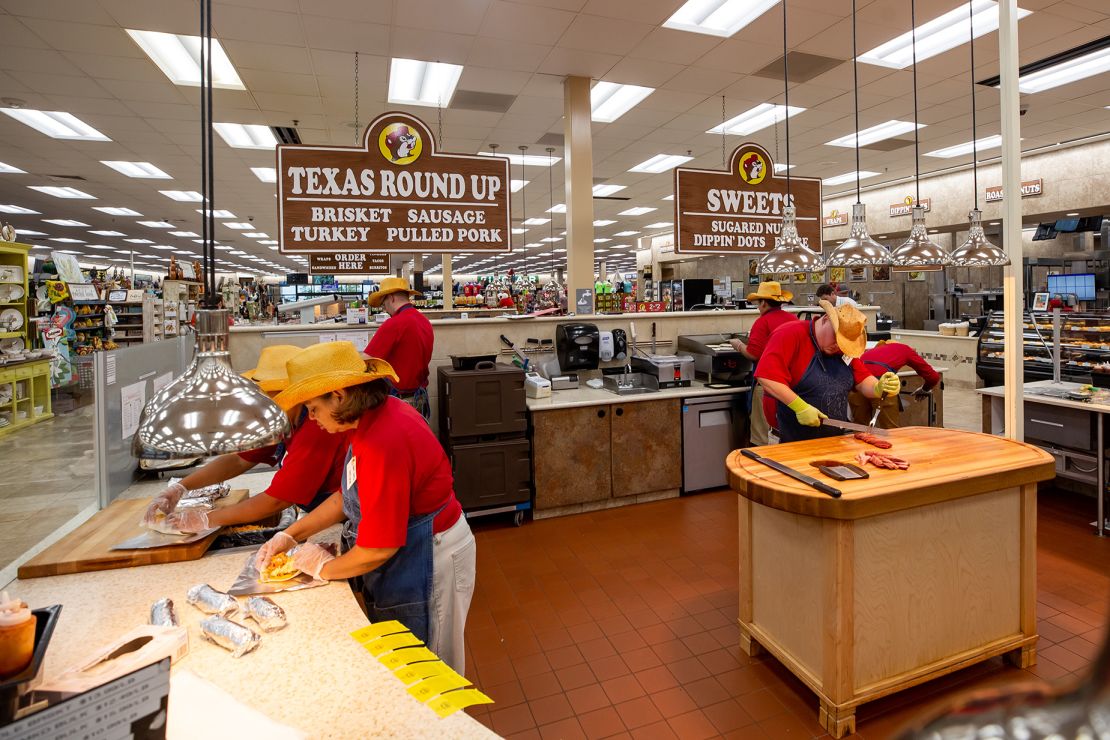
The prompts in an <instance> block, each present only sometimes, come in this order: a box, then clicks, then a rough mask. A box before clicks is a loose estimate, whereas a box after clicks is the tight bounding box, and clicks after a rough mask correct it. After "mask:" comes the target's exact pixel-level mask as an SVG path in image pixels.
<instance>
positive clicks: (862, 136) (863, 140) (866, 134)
mask: <svg viewBox="0 0 1110 740" xmlns="http://www.w3.org/2000/svg"><path fill="white" fill-rule="evenodd" d="M917 128H925V124H924V123H919V124H917ZM913 130H914V124H913V122H912V121H896V120H892V121H886V122H885V123H880V124H878V125H876V126H872V127H871V128H865V129H864V130H863V131H860V132H859V146H867V145H868V144H874V143H875V142H877V141H885V140H886V139H893V138H894V137H895V136H899V135H901V134H905V133H909V132H910V131H913ZM825 144H826V145H827V146H843V147H851V148H855V147H856V135H855V134H854V133H851V134H848V135H847V136H841V137H840V138H838V139H833V140H832V141H826V142H825Z"/></svg>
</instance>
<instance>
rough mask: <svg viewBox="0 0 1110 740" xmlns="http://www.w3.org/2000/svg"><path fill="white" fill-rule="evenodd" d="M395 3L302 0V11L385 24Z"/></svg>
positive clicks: (355, 0) (341, 18)
mask: <svg viewBox="0 0 1110 740" xmlns="http://www.w3.org/2000/svg"><path fill="white" fill-rule="evenodd" d="M257 1H258V2H266V0H257ZM393 4H394V3H393V0H300V6H301V12H303V13H305V14H313V15H320V16H324V17H326V18H337V19H340V20H344V21H370V22H373V23H383V24H389V23H391V22H392V21H393Z"/></svg>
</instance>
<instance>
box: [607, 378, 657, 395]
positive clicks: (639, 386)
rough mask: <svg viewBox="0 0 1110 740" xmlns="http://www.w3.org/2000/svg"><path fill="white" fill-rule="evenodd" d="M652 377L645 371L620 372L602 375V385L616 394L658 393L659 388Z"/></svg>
mask: <svg viewBox="0 0 1110 740" xmlns="http://www.w3.org/2000/svg"><path fill="white" fill-rule="evenodd" d="M653 380H654V379H653V378H652V377H651V376H650V375H648V374H646V373H622V374H618V375H605V376H603V377H602V379H601V382H602V387H603V388H604V389H605V390H607V391H609V392H610V393H616V394H617V395H618V396H635V395H637V394H640V393H658V392H659V389H658V388H657V387H656V386H655V384H654V383H653V382H652V381H653Z"/></svg>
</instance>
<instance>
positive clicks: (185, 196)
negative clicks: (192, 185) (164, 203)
mask: <svg viewBox="0 0 1110 740" xmlns="http://www.w3.org/2000/svg"><path fill="white" fill-rule="evenodd" d="M158 192H159V193H161V194H162V195H164V196H166V197H167V198H169V199H170V200H176V201H179V202H181V203H199V202H201V201H203V200H204V196H203V195H201V194H200V193H198V192H197V191H195V190H159V191H158Z"/></svg>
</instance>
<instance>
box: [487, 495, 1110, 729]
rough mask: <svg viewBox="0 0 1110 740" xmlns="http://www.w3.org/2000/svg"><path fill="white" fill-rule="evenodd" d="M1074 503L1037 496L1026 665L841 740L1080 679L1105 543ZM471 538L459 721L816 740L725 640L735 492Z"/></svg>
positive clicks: (965, 678) (932, 698)
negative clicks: (471, 699) (987, 695)
mask: <svg viewBox="0 0 1110 740" xmlns="http://www.w3.org/2000/svg"><path fill="white" fill-rule="evenodd" d="M1088 508H1090V505H1089V500H1087V499H1083V498H1081V497H1078V496H1075V495H1073V494H1057V493H1053V492H1046V493H1044V494H1043V495H1042V497H1041V502H1040V521H1041V525H1040V529H1039V586H1040V592H1039V603H1038V614H1039V617H1040V620H1041V621H1040V635H1041V642H1040V646H1039V649H1040V661H1039V663H1038V665H1037V666H1035V667H1034V668H1033V669H1031V670H1030V671H1023V670H1019V669H1015V668H1012V667H1010V666H1008V665H1005V664H1004V663H1003V662H1002V660H1001V659H995V660H992V661H988V662H986V663H983V664H980V665H978V666H975V667H973V668H969V669H967V670H964V671H961V672H959V673H956V674H953V675H952V676H950V677H947V678H945V679H941V680H938V681H934V682H932V683H930V684H927V685H925V686H921V687H918V688H916V689H912V690H910V691H907V692H903V693H901V694H899V695H896V696H893V697H890V698H888V699H884V700H881V701H878V702H874V703H872V704H868V705H864V706H863V707H862V708H861V709H860V712H859V722H860V724H859V733H858V734H857V735H855V737H860V738H867V739H868V740H871V739H873V738H887V737H891V736H892V734H893V733H894V732H896V730H897V729H898V728H899V727H900V726H902V725H903V724H904V723H905V722H906V721H907V720H910V719H912V718H913V717H915V716H917V715H918V714H919V713H920V712H921V711H922V710H923V709H927V708H928V707H929V706H930V705H932V704H934V703H936V702H944V701H947V700H949V699H951V697H953V696H954V695H955V694H957V693H959V692H962V691H964V690H967V689H969V688H982V687H984V686H989V685H996V684H999V683H1004V682H1007V681H1011V680H1029V679H1034V678H1037V677H1042V678H1045V679H1049V680H1061V681H1068V680H1074V679H1075V678H1076V677H1077V676H1078V675H1079V674H1081V673H1082V672H1083V671H1084V669H1085V668H1086V666H1087V665H1088V663H1089V661H1090V660H1091V658H1092V657H1093V656H1094V652H1095V650H1096V648H1097V645H1098V643H1099V642H1100V641H1101V639H1102V637H1101V633H1102V628H1103V626H1104V624H1105V622H1106V614H1107V612H1108V611H1110V609H1108V607H1110V604H1108V603H1107V602H1108V598H1110V575H1108V574H1110V540H1098V539H1096V538H1095V537H1093V536H1091V535H1089V532H1088V529H1087V527H1086V521H1087V520H1089V518H1090V514H1089V513H1086V509H1088ZM475 529H476V531H477V533H478V535H477V536H478V542H479V547H478V588H477V592H476V594H475V598H474V605H473V607H472V609H471V612H470V620H469V623H468V625H467V650H468V656H467V671H466V673H467V675H468V677H470V678H471V679H472V680H474V681H476V682H477V683H478V685H479V686H480V687H481V688H482V690H483V691H486V692H487V693H488V694H489V695H490V696H492V697H493V698H494V699H495V700H496V702H497V703H496V704H495V705H494V706H493V707H492V709H487V708H478V709H477V710H476V711H474V712H473V714H474V716H475V717H477V718H478V719H479V720H481V721H482V722H483V723H485V724H487V725H488V726H490V727H491V728H492V729H494V730H495V731H496V732H498V733H500V734H502V735H505V736H507V737H532V738H540V737H542V738H575V737H589V738H601V737H608V736H621V737H630V736H631V737H650V738H667V737H679V738H682V739H683V740H687V739H688V738H705V737H717V736H727V737H737V738H775V739H776V740H777V739H778V738H810V737H821V736H823V730H822V729H821V728H820V726H819V725H818V724H817V722H816V716H817V712H816V708H817V702H816V700H815V699H814V697H813V695H812V694H811V693H810V692H809V691H808V690H807V689H805V687H804V686H803V685H802V684H801V683H800V682H799V681H797V680H796V679H795V678H794V677H793V676H792V675H791V674H790V673H789V672H787V671H786V670H785V669H784V668H782V666H780V665H779V664H778V663H777V661H775V660H774V659H773V658H766V657H761V658H758V659H751V658H748V657H747V656H746V655H744V654H743V653H742V652H741V651H740V650H739V647H738V645H737V643H738V631H737V627H736V616H737V599H738V596H737V576H736V573H737V551H738V545H737V523H736V500H735V494H733V493H731V492H720V493H712V494H704V495H700V496H693V497H685V498H681V499H674V500H670V501H663V502H657V503H652V504H643V505H639V506H633V507H627V508H623V509H614V510H610V511H604V512H596V513H591V514H583V515H579V516H570V517H564V518H558V519H548V520H544V521H540V522H532V523H529V524H526V525H525V526H523V527H520V528H513V527H509V526H504V527H503V526H500V525H497V524H476V526H475ZM784 588H789V585H788V584H784Z"/></svg>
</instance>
